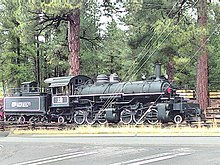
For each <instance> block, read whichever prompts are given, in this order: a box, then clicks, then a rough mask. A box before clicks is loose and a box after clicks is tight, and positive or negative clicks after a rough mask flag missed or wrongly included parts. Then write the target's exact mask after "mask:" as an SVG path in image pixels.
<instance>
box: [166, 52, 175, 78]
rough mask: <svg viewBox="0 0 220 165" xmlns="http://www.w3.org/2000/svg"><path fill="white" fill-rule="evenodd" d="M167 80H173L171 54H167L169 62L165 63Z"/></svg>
mask: <svg viewBox="0 0 220 165" xmlns="http://www.w3.org/2000/svg"><path fill="white" fill-rule="evenodd" d="M166 72H167V76H168V80H169V81H170V82H173V81H174V61H173V55H172V54H170V55H169V62H168V63H167V68H166Z"/></svg>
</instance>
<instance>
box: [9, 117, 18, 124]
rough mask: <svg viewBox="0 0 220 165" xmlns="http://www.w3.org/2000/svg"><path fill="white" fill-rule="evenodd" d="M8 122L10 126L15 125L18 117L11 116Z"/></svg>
mask: <svg viewBox="0 0 220 165" xmlns="http://www.w3.org/2000/svg"><path fill="white" fill-rule="evenodd" d="M7 121H8V122H9V124H13V123H14V122H16V121H17V117H16V116H10V117H9V118H8V119H7Z"/></svg>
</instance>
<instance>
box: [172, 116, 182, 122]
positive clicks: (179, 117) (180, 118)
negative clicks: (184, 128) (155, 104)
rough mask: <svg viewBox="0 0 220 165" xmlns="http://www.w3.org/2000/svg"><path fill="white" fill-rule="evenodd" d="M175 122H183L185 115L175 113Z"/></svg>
mask: <svg viewBox="0 0 220 165" xmlns="http://www.w3.org/2000/svg"><path fill="white" fill-rule="evenodd" d="M173 122H174V123H175V124H181V123H182V122H183V117H182V116H181V115H175V116H174V118H173Z"/></svg>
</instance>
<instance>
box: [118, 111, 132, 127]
mask: <svg viewBox="0 0 220 165" xmlns="http://www.w3.org/2000/svg"><path fill="white" fill-rule="evenodd" d="M120 121H121V122H122V123H123V124H130V123H131V122H132V113H131V111H130V110H128V109H124V110H123V111H121V114H120Z"/></svg>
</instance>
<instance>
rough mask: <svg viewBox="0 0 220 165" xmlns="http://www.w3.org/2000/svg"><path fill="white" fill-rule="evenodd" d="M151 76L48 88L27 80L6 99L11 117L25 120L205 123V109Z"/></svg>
mask: <svg viewBox="0 0 220 165" xmlns="http://www.w3.org/2000/svg"><path fill="white" fill-rule="evenodd" d="M155 72H156V76H155V77H151V78H150V79H148V80H141V81H134V82H120V81H119V78H118V76H117V75H116V74H112V75H110V77H108V76H106V75H99V76H98V77H97V80H96V82H93V80H92V79H91V78H89V77H87V76H84V75H78V76H67V77H54V78H48V79H46V80H45V81H44V82H45V83H48V84H49V91H48V92H39V90H37V84H36V83H35V82H24V83H23V84H22V89H21V92H19V93H17V94H13V95H11V96H7V97H5V98H4V111H5V114H6V120H8V121H18V122H20V123H24V122H26V121H30V122H40V121H49V122H50V121H56V122H58V123H63V122H69V123H76V124H78V125H81V124H94V123H97V122H98V123H100V124H105V123H107V122H113V123H119V122H120V123H123V124H131V123H136V124H141V123H145V122H147V123H149V124H156V123H157V122H162V123H166V122H170V121H172V122H174V123H177V124H179V123H181V122H183V121H184V120H186V121H189V122H191V121H200V120H201V117H202V116H203V114H202V110H201V109H199V107H198V105H197V104H193V103H188V102H187V101H186V100H184V98H182V97H179V96H178V95H176V93H175V89H173V87H172V85H171V83H170V82H169V81H168V80H167V79H166V78H164V77H163V76H161V65H160V64H156V69H155Z"/></svg>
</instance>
